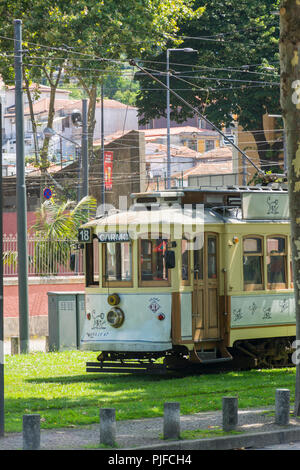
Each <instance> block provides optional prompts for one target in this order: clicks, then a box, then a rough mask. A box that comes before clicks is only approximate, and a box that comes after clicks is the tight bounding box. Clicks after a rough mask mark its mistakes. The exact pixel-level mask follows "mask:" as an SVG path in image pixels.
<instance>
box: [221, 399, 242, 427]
mask: <svg viewBox="0 0 300 470" xmlns="http://www.w3.org/2000/svg"><path fill="white" fill-rule="evenodd" d="M222 411H223V431H225V432H227V431H233V430H234V429H236V427H237V424H238V399H237V397H223V399H222Z"/></svg>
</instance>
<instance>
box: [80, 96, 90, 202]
mask: <svg viewBox="0 0 300 470" xmlns="http://www.w3.org/2000/svg"><path fill="white" fill-rule="evenodd" d="M87 120H88V118H87V99H83V100H82V146H81V148H82V170H83V171H82V177H83V183H82V197H85V196H88V194H89V151H88V127H87Z"/></svg>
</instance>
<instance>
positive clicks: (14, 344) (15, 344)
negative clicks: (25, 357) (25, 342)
mask: <svg viewBox="0 0 300 470" xmlns="http://www.w3.org/2000/svg"><path fill="white" fill-rule="evenodd" d="M19 351H20V348H19V337H18V336H11V338H10V354H11V355H12V356H14V355H15V354H19Z"/></svg>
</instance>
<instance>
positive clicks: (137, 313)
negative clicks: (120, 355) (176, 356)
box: [81, 293, 171, 351]
mask: <svg viewBox="0 0 300 470" xmlns="http://www.w3.org/2000/svg"><path fill="white" fill-rule="evenodd" d="M107 297H108V296H107V294H89V295H87V296H86V313H90V315H91V319H90V320H88V319H86V320H85V323H84V328H83V334H82V337H81V345H82V347H83V349H90V348H89V347H88V345H89V344H90V345H93V347H94V346H95V345H97V349H99V350H101V351H109V350H113V351H137V350H141V351H155V350H157V351H159V350H164V349H169V348H171V294H157V293H155V294H152V293H149V294H136V293H135V294H120V299H121V302H120V304H119V305H118V307H119V308H121V309H122V310H123V312H124V316H125V320H124V323H123V324H122V325H121V326H120V327H119V328H114V327H112V326H111V325H110V324H109V323H108V322H107V320H106V315H107V312H108V311H109V310H110V308H111V307H110V305H109V304H108V303H107ZM160 314H163V315H164V320H159V319H158V316H159V315H160Z"/></svg>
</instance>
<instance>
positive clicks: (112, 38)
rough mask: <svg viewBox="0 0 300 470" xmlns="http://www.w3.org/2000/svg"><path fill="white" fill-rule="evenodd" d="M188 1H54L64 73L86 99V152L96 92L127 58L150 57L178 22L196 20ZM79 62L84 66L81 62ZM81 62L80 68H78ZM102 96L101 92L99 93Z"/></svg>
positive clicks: (90, 135)
mask: <svg viewBox="0 0 300 470" xmlns="http://www.w3.org/2000/svg"><path fill="white" fill-rule="evenodd" d="M193 3H194V0H129V1H127V2H120V1H119V0H107V1H106V2H98V1H96V0H89V1H86V0H71V1H68V2H66V1H65V0H62V1H61V2H58V4H59V9H58V10H57V12H56V17H57V18H59V17H61V21H66V22H67V24H68V36H69V38H68V43H67V44H68V45H69V46H72V47H71V48H70V59H69V61H68V66H69V67H70V69H68V70H69V73H70V72H71V71H72V75H73V76H75V77H77V79H78V81H79V84H80V86H81V87H82V88H83V90H84V91H85V93H86V96H87V97H88V98H89V108H88V135H89V147H90V149H91V148H92V139H93V134H94V128H95V109H96V103H97V97H98V94H97V92H98V90H99V87H100V85H101V84H102V83H104V82H105V78H106V77H107V76H109V75H110V74H114V73H115V72H116V71H117V72H119V70H120V65H121V64H122V63H124V62H126V59H127V58H131V57H135V56H137V55H138V56H139V55H140V54H141V53H142V52H143V51H148V52H152V53H153V52H154V51H156V50H157V48H158V47H163V46H164V45H165V44H166V43H167V41H168V40H169V41H175V42H176V39H173V37H174V35H175V34H176V32H177V31H178V22H179V21H182V20H183V19H188V18H192V17H194V16H198V15H199V11H198V10H197V9H194V11H193V9H192V5H193ZM83 61H84V62H83ZM83 63H84V65H82V64H83ZM104 93H105V90H104Z"/></svg>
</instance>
